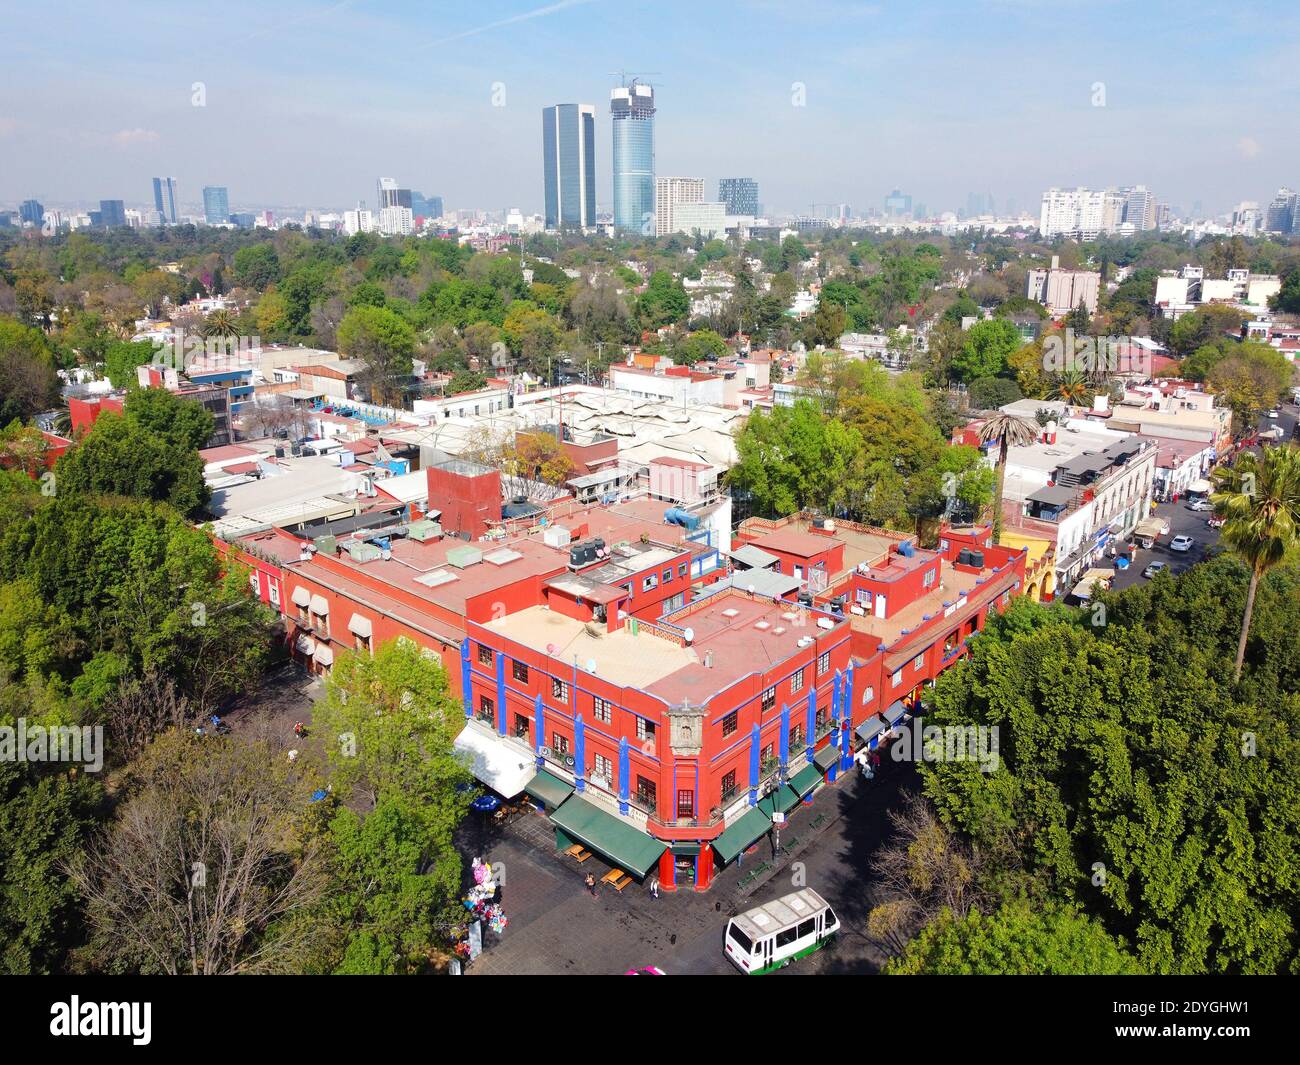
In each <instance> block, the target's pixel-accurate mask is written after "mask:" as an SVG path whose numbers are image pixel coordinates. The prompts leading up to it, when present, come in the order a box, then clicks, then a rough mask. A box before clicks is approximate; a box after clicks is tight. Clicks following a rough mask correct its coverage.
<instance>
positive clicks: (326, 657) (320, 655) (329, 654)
mask: <svg viewBox="0 0 1300 1065" xmlns="http://www.w3.org/2000/svg"><path fill="white" fill-rule="evenodd" d="M316 661H317V662H319V663H320V664H321V665H322V666H332V665H333V664H334V651H333V650H332V649H331V648H330V646H329V645H328V644H324V643H318V644H317V645H316Z"/></svg>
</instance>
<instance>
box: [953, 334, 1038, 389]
mask: <svg viewBox="0 0 1300 1065" xmlns="http://www.w3.org/2000/svg"><path fill="white" fill-rule="evenodd" d="M1023 343H1024V338H1023V337H1021V335H1020V331H1019V330H1018V329H1017V328H1016V327H1015V325H1014V324H1012V323H1011V322H1010V321H1008V320H1007V319H1005V318H990V319H988V320H986V321H983V322H976V323H975V324H974V325H972V326H971V327H970V329H968V330H967V331H966V340H965V342H964V343H963V344H962V348H961V351H960V352H958V353H957V355H956V357H955V358H954V359H953V360H952V372H953V374H954V375H955V376H956V377H957V378H958V379H960V380H962V381H965V382H967V383H968V384H969V383H970V382H972V381H975V380H978V379H979V378H981V377H1004V376H1006V375H1007V373H1008V371H1009V364H1008V362H1007V359H1008V357H1009V356H1010V355H1011V353H1012V352H1013V351H1015V350H1017V349H1018V348H1019V347H1020V346H1021V345H1022V344H1023Z"/></svg>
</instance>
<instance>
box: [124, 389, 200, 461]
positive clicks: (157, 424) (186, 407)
mask: <svg viewBox="0 0 1300 1065" xmlns="http://www.w3.org/2000/svg"><path fill="white" fill-rule="evenodd" d="M124 412H125V414H126V420H127V421H128V422H131V423H132V424H134V425H138V426H139V427H140V428H141V429H144V430H145V431H146V432H150V433H152V434H153V435H154V436H156V437H158V438H160V439H162V440H165V441H166V442H167V443H168V444H170V445H171V446H172V447H175V448H177V449H178V450H180V451H183V452H190V451H198V450H200V449H201V448H203V447H206V446H207V442H208V440H209V439H210V438H211V436H212V430H213V427H214V425H215V420H214V419H213V417H212V412H211V411H209V410H208V409H207V408H206V407H204V406H203V405H202V404H201V403H199V402H198V401H197V400H193V399H187V398H185V397H184V396H178V395H176V394H175V393H174V392H169V391H167V389H165V388H141V389H138V390H136V391H134V392H132V393H131V395H130V397H129V398H128V399H127V402H126V406H125V408H124Z"/></svg>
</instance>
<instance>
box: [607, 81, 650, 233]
mask: <svg viewBox="0 0 1300 1065" xmlns="http://www.w3.org/2000/svg"><path fill="white" fill-rule="evenodd" d="M609 110H610V114H611V115H612V116H613V119H614V226H615V228H617V229H625V230H632V231H634V232H637V233H644V234H648V235H653V233H654V217H655V91H654V89H653V88H651V87H650V86H649V85H642V84H641V83H639V82H638V81H636V80H635V79H634V80H633V81H632V83H631V84H630V85H621V86H619V87H618V88H617V89H615V90H614V91H613V92H611V93H610V96H609Z"/></svg>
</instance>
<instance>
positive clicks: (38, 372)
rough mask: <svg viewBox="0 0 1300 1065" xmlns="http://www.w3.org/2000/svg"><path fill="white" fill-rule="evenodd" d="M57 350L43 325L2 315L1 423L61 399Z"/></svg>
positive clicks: (51, 404) (28, 416)
mask: <svg viewBox="0 0 1300 1065" xmlns="http://www.w3.org/2000/svg"><path fill="white" fill-rule="evenodd" d="M58 397H59V378H58V375H57V373H56V372H55V361H54V352H53V351H52V350H51V348H50V345H49V341H48V340H47V339H46V338H45V335H44V334H43V333H42V332H41V331H40V330H39V329H33V328H32V327H31V326H26V325H23V324H22V323H21V322H17V321H15V320H14V319H12V318H6V317H3V316H0V425H8V424H9V423H10V422H12V421H13V420H14V419H15V418H18V419H20V420H22V421H26V420H28V419H30V418H31V417H32V415H34V414H38V413H40V412H41V411H43V410H47V409H49V407H51V406H53V405H54V404H55V403H57V402H58Z"/></svg>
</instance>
